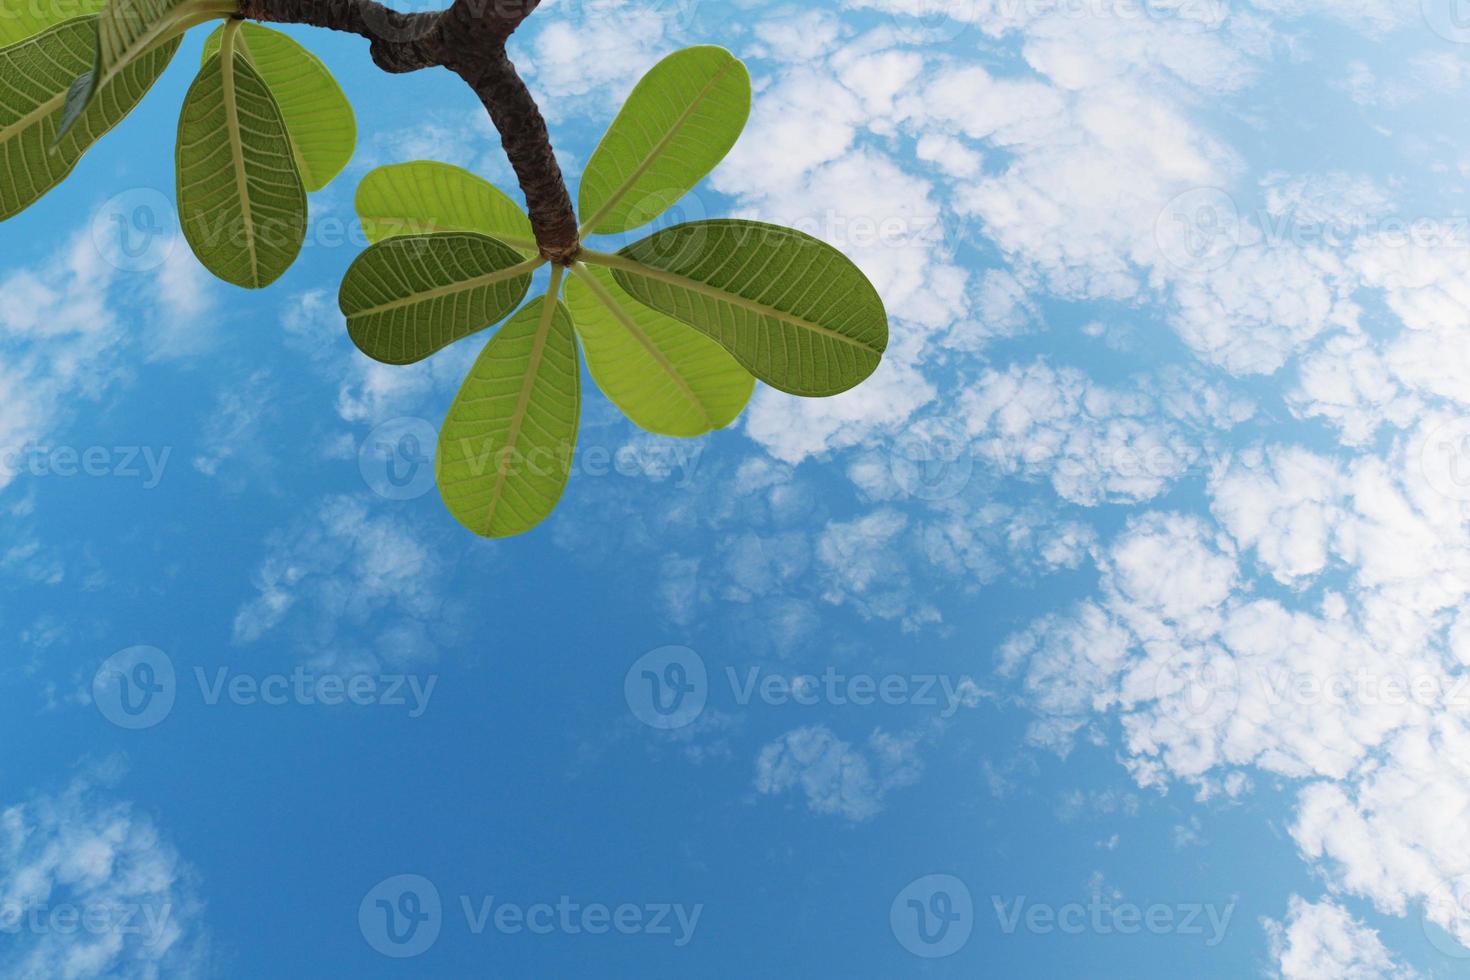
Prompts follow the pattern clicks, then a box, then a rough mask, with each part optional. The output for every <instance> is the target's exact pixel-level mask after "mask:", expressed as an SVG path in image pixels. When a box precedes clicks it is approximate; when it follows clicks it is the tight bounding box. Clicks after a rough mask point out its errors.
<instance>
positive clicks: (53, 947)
mask: <svg viewBox="0 0 1470 980" xmlns="http://www.w3.org/2000/svg"><path fill="white" fill-rule="evenodd" d="M118 775H119V771H118V765H117V764H116V763H110V764H107V765H104V766H100V767H98V766H94V767H92V768H91V769H90V771H89V772H87V773H86V774H84V775H82V776H79V777H77V778H75V779H73V780H72V782H71V783H69V784H68V785H67V786H66V788H65V789H63V790H62V791H61V792H59V793H57V794H55V795H49V794H42V795H38V796H34V797H32V798H30V799H28V800H26V801H24V802H20V803H14V804H11V805H8V806H5V807H4V808H0V924H3V926H4V929H3V931H4V932H6V933H7V934H8V935H9V937H10V938H9V939H8V940H7V942H6V946H5V949H4V951H3V952H0V968H3V970H4V972H5V975H6V976H11V977H24V978H36V980H40V978H43V977H59V978H65V980H84V978H90V977H121V978H137V980H152V978H156V977H159V976H169V977H184V978H188V977H197V976H205V975H206V971H205V966H206V956H207V953H208V935H207V933H206V932H205V931H204V929H203V926H202V924H201V922H200V916H201V913H202V911H203V908H202V904H201V902H200V900H199V898H198V896H197V894H196V891H195V883H194V877H193V872H192V871H191V870H190V869H189V867H188V865H186V864H185V863H184V862H183V861H182V860H181V859H180V857H179V855H178V852H177V851H175V849H174V848H173V846H172V845H170V844H169V843H168V842H167V841H166V840H165V839H164V838H163V836H162V835H161V834H160V833H159V830H158V828H157V827H156V826H155V824H154V823H153V821H152V820H151V819H150V818H149V817H148V816H147V815H145V814H142V813H140V812H138V811H137V809H136V808H134V807H133V806H132V805H131V804H129V803H126V802H122V801H118V800H115V799H112V798H110V796H109V792H108V785H109V784H110V783H111V782H113V781H115V779H116V778H117V776H118ZM68 921H70V922H71V923H73V924H72V925H70V926H68V925H67V923H68Z"/></svg>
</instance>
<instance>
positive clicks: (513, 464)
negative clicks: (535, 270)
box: [434, 269, 581, 538]
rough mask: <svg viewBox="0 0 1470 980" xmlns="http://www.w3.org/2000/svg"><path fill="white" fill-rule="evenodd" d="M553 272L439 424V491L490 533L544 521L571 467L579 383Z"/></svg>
mask: <svg viewBox="0 0 1470 980" xmlns="http://www.w3.org/2000/svg"><path fill="white" fill-rule="evenodd" d="M556 272H557V273H559V272H560V269H558V270H556ZM556 279H557V275H556V274H555V273H554V274H553V276H552V285H551V292H549V293H548V294H547V295H546V296H543V297H540V298H538V299H536V300H534V301H532V302H531V303H528V304H527V305H526V306H525V307H524V308H522V309H521V311H520V312H519V313H517V314H516V315H515V316H513V317H511V318H510V320H509V321H507V322H506V324H505V326H504V327H502V328H501V329H500V331H499V332H498V333H496V334H495V336H494V337H493V338H491V340H490V342H489V343H488V344H486V345H485V349H484V350H483V351H481V352H480V356H479V358H478V359H477V360H476V361H475V366H474V367H472V368H471V369H470V373H469V376H468V377H466V378H465V381H464V385H463V386H462V387H461V388H460V389H459V394H458V396H456V397H455V399H454V404H453V405H451V406H450V408H449V415H448V416H447V417H446V418H445V419H444V425H443V427H442V428H441V429H440V430H439V449H438V452H437V453H436V454H435V462H434V465H435V470H436V473H437V475H438V479H439V495H440V496H441V497H442V498H443V499H444V504H445V506H446V507H448V508H449V512H450V513H451V514H453V515H454V518H455V520H457V521H459V522H460V523H461V524H463V525H464V526H465V527H467V528H469V529H470V530H471V531H474V532H475V533H476V534H480V535H484V536H485V537H493V538H503V537H509V536H510V535H513V534H520V533H522V532H523V531H529V530H530V529H531V528H533V527H535V526H536V525H537V524H539V523H541V521H543V520H545V519H546V516H547V515H548V514H550V513H551V511H552V509H553V508H555V507H556V502H557V500H558V499H560V497H561V494H562V490H563V489H564V488H565V487H566V484H567V476H568V475H569V474H570V472H571V463H572V453H573V451H574V450H575V448H576V444H577V420H578V415H579V411H580V407H581V391H580V387H581V381H580V374H579V371H578V368H577V342H576V339H575V337H574V336H573V335H572V321H571V318H570V317H569V316H568V315H567V310H566V307H564V306H562V305H561V304H560V303H558V302H556V300H555V296H556V285H557V283H556Z"/></svg>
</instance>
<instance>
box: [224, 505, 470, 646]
mask: <svg viewBox="0 0 1470 980" xmlns="http://www.w3.org/2000/svg"><path fill="white" fill-rule="evenodd" d="M423 502H424V501H419V504H422V503H423ZM447 543H448V542H447V541H446V540H445V534H444V529H443V528H442V527H441V528H438V529H434V525H432V524H430V523H429V521H427V520H425V519H422V518H420V517H417V516H414V515H413V514H412V511H410V510H409V509H407V508H405V507H402V506H400V507H398V508H396V509H395V508H394V506H393V505H392V504H391V503H390V502H382V501H375V500H374V499H373V498H371V497H369V496H367V495H366V494H364V495H359V496H347V495H339V496H328V497H325V498H323V499H322V500H321V501H320V502H319V503H318V504H317V505H316V507H315V509H314V510H313V511H312V512H311V513H308V514H306V515H304V516H303V517H302V518H300V519H299V520H297V521H295V522H294V523H292V524H291V525H290V526H289V527H285V528H281V529H278V530H276V531H274V532H272V533H271V534H270V535H269V536H268V537H267V539H266V541H265V557H264V558H263V559H262V560H261V563H260V565H259V567H258V568H257V569H256V572H255V574H254V576H253V581H254V586H255V590H256V595H255V596H254V597H253V598H251V599H249V600H248V601H246V602H245V603H244V604H243V605H242V606H241V607H240V609H239V611H238V612H237V613H236V615H235V623H234V641H235V642H236V643H242V644H243V643H254V642H256V641H258V640H260V639H262V638H263V637H265V636H267V635H269V634H272V633H276V632H277V631H282V630H286V631H287V632H286V637H287V639H288V640H289V641H290V644H291V646H292V647H293V648H294V649H295V650H296V651H297V652H298V654H299V655H300V656H301V657H302V658H303V659H305V660H307V661H308V662H311V663H316V664H331V665H334V666H336V667H340V668H341V669H342V670H344V671H348V670H372V669H377V668H378V667H379V666H380V665H383V664H387V665H399V666H402V665H405V664H413V663H421V662H425V661H432V660H435V659H437V658H438V652H439V650H440V649H441V647H442V646H443V645H444V644H446V643H451V642H453V641H454V640H455V638H456V637H458V636H459V619H460V616H461V614H462V608H461V607H460V606H459V604H458V601H456V600H453V599H450V598H447V594H448V592H449V588H448V583H449V581H450V576H451V573H452V570H453V564H452V561H451V558H450V556H449V555H448V554H447V553H446V551H447ZM364 636H366V637H369V638H370V639H369V640H368V641H366V642H364V641H363V640H361V637H364Z"/></svg>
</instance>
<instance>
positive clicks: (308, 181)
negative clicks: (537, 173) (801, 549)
mask: <svg viewBox="0 0 1470 980" xmlns="http://www.w3.org/2000/svg"><path fill="white" fill-rule="evenodd" d="M59 2H60V4H61V6H59V7H55V8H53V11H55V13H54V14H53V21H56V20H59V21H60V22H59V23H56V22H52V23H45V22H38V21H35V20H34V18H33V19H32V22H17V21H16V20H14V19H12V20H9V21H7V22H5V23H3V24H0V31H9V34H8V35H7V34H5V33H0V44H9V46H7V47H4V48H3V49H0V82H4V83H6V84H4V85H0V91H3V92H5V93H7V94H6V95H4V96H3V97H0V153H3V158H4V161H5V164H6V168H7V170H8V172H9V173H10V174H11V175H13V178H12V179H11V180H9V181H5V182H0V218H3V217H8V216H10V215H12V214H14V213H15V212H17V211H19V210H21V209H22V208H24V207H26V206H28V205H29V204H30V203H32V202H33V201H35V200H36V199H37V198H39V197H40V196H41V195H42V194H44V193H45V192H46V191H47V190H49V189H50V188H51V187H52V186H55V184H57V183H59V182H60V181H61V180H62V179H63V178H64V177H65V176H66V174H67V173H68V172H70V170H71V169H72V167H74V166H75V164H76V161H77V160H78V159H79V158H80V156H81V155H82V153H83V152H85V150H86V149H87V148H88V147H89V146H90V145H91V144H92V143H93V142H95V141H96V140H97V139H98V138H99V137H100V136H101V135H102V134H103V133H105V132H107V130H108V129H110V128H111V127H112V126H114V125H116V123H117V122H118V121H119V120H121V119H122V118H123V116H125V115H126V114H127V113H128V111H130V110H131V108H132V106H133V105H135V104H136V103H137V102H138V100H139V99H141V98H142V96H143V95H144V93H146V91H147V89H148V87H149V86H150V85H151V84H152V83H153V81H154V80H155V79H156V78H157V77H158V76H159V74H160V73H161V72H162V71H163V69H164V68H165V67H166V66H167V64H168V61H169V60H170V58H172V56H173V54H174V52H175V50H176V49H177V47H178V44H179V38H180V36H182V34H183V33H184V31H186V30H187V29H188V28H189V27H191V26H193V25H195V24H198V23H202V22H205V21H207V20H213V19H216V18H219V17H221V16H222V15H223V14H226V13H228V12H230V11H231V10H233V8H234V4H233V2H231V0H59ZM104 3H105V5H104ZM222 7H225V8H229V9H228V10H225V9H221V8H222ZM749 111H750V77H749V74H748V73H747V72H746V70H745V66H744V65H742V64H741V63H740V62H739V61H738V60H737V59H736V58H734V57H733V56H732V55H731V54H730V53H729V52H727V51H725V50H724V49H722V48H717V47H708V46H701V47H694V48H688V49H685V50H683V51H679V52H676V53H674V54H672V55H670V56H669V57H667V58H665V59H664V60H663V61H661V62H659V64H657V65H656V66H654V68H652V69H651V70H650V71H649V72H648V74H647V75H645V76H644V78H643V79H642V80H641V81H640V82H639V83H638V85H637V87H636V88H635V89H634V90H633V92H632V94H631V95H630V96H629V98H628V101H627V103H626V104H625V105H624V106H623V108H622V109H621V111H620V112H619V113H618V115H617V117H616V118H615V119H614V121H613V123H612V125H611V127H610V128H609V129H608V131H607V133H606V134H605V135H604V137H603V139H602V141H601V142H600V143H599V145H598V147H597V150H596V152H594V154H593V155H592V157H591V159H590V160H589V161H588V164H587V167H586V169H585V171H584V173H583V175H582V181H581V186H580V188H579V194H578V211H579V213H580V214H581V215H583V216H584V218H583V219H582V222H581V226H580V229H579V236H580V237H581V238H582V240H583V242H584V244H583V245H582V246H581V249H580V252H579V254H578V255H577V257H576V259H575V261H573V262H571V263H570V264H569V265H567V266H562V265H555V264H554V265H552V267H551V270H550V283H549V286H548V288H547V291H546V292H545V293H544V294H543V295H540V296H537V297H536V298H534V299H532V300H531V301H530V302H528V303H526V304H525V305H524V306H522V305H521V303H522V300H524V299H525V297H526V294H527V292H528V291H529V290H530V288H531V283H532V278H533V276H534V274H535V273H536V272H537V270H538V269H539V267H540V266H542V265H545V264H547V262H546V260H545V259H544V258H543V257H542V256H541V254H540V252H539V250H538V248H537V245H536V241H535V237H534V233H533V231H532V228H531V224H530V220H529V219H528V218H527V216H526V215H525V214H524V213H523V212H522V210H521V208H520V207H519V206H517V204H516V203H515V202H514V201H513V200H512V199H511V198H510V197H509V196H507V195H506V194H505V193H503V192H502V191H500V190H499V189H497V188H496V187H494V186H493V185H491V184H490V183H488V182H486V181H484V180H482V179H480V178H479V177H476V176H475V175H473V174H470V173H468V172H466V171H464V170H461V169H459V168H457V167H453V166H450V165H448V164H443V163H434V162H427V161H419V162H413V163H404V164H398V165H393V166H387V167H382V168H379V169H377V170H374V171H372V172H371V173H370V174H368V175H367V177H366V178H365V179H364V180H363V181H362V183H361V185H360V186H359V188H358V191H357V196H356V205H357V211H358V215H359V217H360V219H361V221H362V225H363V229H364V231H365V233H366V235H367V237H368V239H369V241H370V242H371V243H372V244H371V245H370V247H369V248H368V249H367V250H366V251H364V252H363V253H362V254H361V255H360V256H358V258H357V259H356V261H354V262H353V263H352V265H351V267H350V268H349V269H348V270H347V273H346V275H345V277H344V278H343V281H342V288H341V293H340V298H339V299H340V306H341V309H342V312H343V314H344V315H345V316H346V319H347V328H348V332H349V334H350V335H351V338H352V340H353V342H354V343H355V344H356V345H357V346H358V348H359V349H360V350H362V351H363V352H364V353H365V354H367V355H368V356H370V357H372V358H374V359H376V360H379V361H382V362H385V363H390V364H407V363H412V362H415V361H419V360H422V359H423V358H425V357H428V356H429V355H430V354H433V353H434V352H435V351H438V350H440V349H441V348H443V347H445V346H446V345H448V344H451V343H453V342H454V341H457V340H460V339H462V338H464V337H466V336H469V335H470V334H473V333H478V332H479V331H482V330H484V329H486V328H488V327H490V326H492V325H493V324H496V323H498V322H500V321H502V320H506V318H507V317H509V319H508V320H507V321H506V323H505V325H504V326H503V327H501V328H500V329H499V330H498V331H497V332H496V333H495V335H494V336H493V337H492V338H491V339H490V341H489V342H488V343H487V344H486V345H485V348H484V350H483V351H482V352H481V354H480V355H479V358H478V359H477V360H476V361H475V363H474V366H473V367H472V368H471V370H470V373H469V376H468V377H467V378H466V379H465V381H464V383H463V386H462V387H461V389H460V391H459V394H458V396H457V397H456V398H455V400H454V403H453V405H452V406H451V408H450V410H449V413H448V417H447V418H446V419H445V421H444V424H443V427H442V429H441V432H440V438H439V446H438V452H437V456H436V468H437V472H438V479H439V489H440V494H441V496H442V498H443V500H444V502H445V504H446V505H447V507H448V508H449V510H450V512H451V513H452V514H453V515H454V516H455V518H456V519H457V520H459V521H460V522H461V523H462V524H464V525H465V526H466V527H467V528H469V529H470V530H472V531H474V532H475V533H477V534H481V535H486V536H491V537H502V536H507V535H513V534H519V533H521V532H523V531H526V530H528V529H529V528H531V527H534V526H535V525H536V524H538V523H539V522H540V521H542V520H543V519H544V518H545V517H546V516H547V515H548V514H549V513H550V512H551V510H552V509H553V508H554V507H555V505H556V502H557V500H558V499H559V498H560V496H561V493H562V491H563V489H564V487H565V485H566V481H567V477H568V474H569V473H570V470H571V458H572V453H573V451H574V449H575V445H576V439H577V426H578V419H579V414H580V400H581V391H580V386H581V382H580V379H581V367H580V358H581V356H585V357H586V359H587V366H588V370H589V373H590V374H591V376H592V378H593V379H594V380H595V381H596V383H597V385H598V387H600V388H601V389H602V390H603V392H604V393H605V394H606V395H607V396H608V398H610V399H611V400H612V401H613V402H614V403H615V404H616V405H617V406H618V407H619V408H620V409H621V410H622V411H623V412H624V413H626V414H627V415H628V417H629V418H630V419H632V421H633V422H635V423H636V424H637V425H639V426H641V427H642V428H644V429H647V430H648V431H651V432H654V433H659V434H662V435H668V436H681V437H690V436H698V435H701V434H703V433H706V432H710V431H712V430H714V429H719V428H723V427H724V426H726V425H728V424H729V423H730V422H731V421H732V420H734V419H735V418H736V417H737V416H738V415H739V414H740V412H741V411H742V410H743V409H744V407H745V405H746V403H747V402H748V401H749V399H750V395H751V392H752V389H753V387H754V383H755V381H756V380H757V379H759V380H761V381H763V382H765V383H767V384H769V385H771V386H773V387H775V388H779V389H781V390H783V391H787V392H790V393H793V394H797V395H804V396H825V395H833V394H836V393H838V392H842V391H845V390H847V389H849V388H851V387H852V386H854V385H856V384H857V383H859V382H860V381H862V380H863V379H864V378H866V377H867V376H868V375H869V374H871V373H872V372H873V371H874V369H876V367H877V365H878V362H879V359H880V357H881V356H882V353H883V351H884V349H885V347H886V345H887V339H888V326H887V317H886V314H885V312H884V309H883V304H882V302H881V301H880V299H879V298H878V295H877V292H876V291H875V290H874V289H873V287H872V285H871V284H870V283H869V282H868V281H867V279H866V278H864V276H863V275H862V273H861V272H860V271H859V270H858V269H857V267H856V266H854V265H853V264H852V263H851V262H850V261H848V260H847V259H846V258H845V257H844V256H843V255H842V254H841V253H840V252H838V251H837V250H836V249H834V248H832V247H831V246H829V245H826V244H824V243H823V242H821V241H818V240H817V239H815V238H812V237H810V236H808V235H804V234H802V233H800V232H798V231H795V230H792V229H788V228H781V227H778V226H775V225H768V224H764V223H760V222H755V221H745V220H710V221H694V222H688V223H684V224H679V225H674V226H672V227H668V228H664V229H662V230H659V231H656V232H654V233H653V234H650V235H648V236H647V237H645V238H643V239H641V240H639V241H635V242H633V243H632V244H628V245H625V246H624V247H622V248H621V249H619V250H618V251H616V252H604V251H598V250H596V249H594V248H591V247H589V246H588V245H587V244H585V242H586V241H587V240H588V239H589V238H593V237H595V236H598V235H623V234H625V233H627V232H629V231H632V230H635V229H637V228H639V227H642V226H644V225H646V224H648V223H650V222H652V221H653V220H654V219H656V218H657V217H659V216H660V215H661V214H663V213H665V212H666V211H667V210H668V209H669V207H671V206H672V205H673V204H674V203H675V202H677V201H678V200H679V199H681V198H682V197H684V195H686V194H687V193H688V192H689V191H690V190H691V189H692V188H693V187H694V186H695V185H696V184H697V183H698V182H699V181H700V180H701V179H703V178H704V176H705V175H707V174H708V173H709V172H710V171H711V170H712V169H713V168H714V167H715V166H716V165H717V164H718V163H719V162H720V160H722V159H723V158H724V156H725V154H726V153H727V152H728V151H729V149H730V148H731V146H733V145H734V143H735V141H736V139H737V138H738V137H739V135H740V132H741V130H742V129H743V128H744V125H745V121H746V118H747V116H748V115H749ZM355 139H356V126H355V122H354V119H353V115H352V110H351V107H350V106H349V105H348V103H347V101H346V99H345V98H344V97H343V95H342V92H341V90H340V88H339V87H338V86H337V84H336V82H335V81H334V80H333V79H332V77H331V75H330V74H329V73H328V72H327V70H326V68H325V67H324V66H323V65H322V64H321V62H320V61H318V60H317V59H316V58H315V57H314V56H312V55H311V54H310V52H308V51H306V50H305V49H304V48H302V47H301V46H300V45H298V44H297V43H296V42H295V41H293V40H291V39H290V38H289V37H287V36H286V35H284V34H281V33H279V32H277V31H273V30H270V29H268V28H264V27H259V26H256V25H250V24H242V23H241V22H240V21H238V20H226V22H225V24H224V25H223V26H222V27H221V28H220V29H218V30H217V31H216V32H215V33H214V34H213V35H212V36H211V37H210V38H209V40H208V42H207V43H206V45H205V51H204V58H203V63H202V66H201V68H200V71H199V74H198V76H197V77H196V79H195V80H194V83H193V85H192V86H191V87H190V89H189V92H188V95H187V96H186V98H185V101H184V107H183V111H182V112H181V114H180V120H179V132H178V149H177V165H178V166H177V171H178V174H177V187H178V202H179V216H180V222H181V225H182V227H183V230H184V235H185V238H186V240H187V241H188V242H189V244H190V246H191V247H192V248H193V250H194V254H195V255H196V256H198V258H199V260H200V261H201V262H202V263H203V264H204V265H205V267H206V268H208V269H209V270H210V271H211V272H213V273H214V274H215V275H217V276H219V277H220V278H221V279H224V280H226V281H228V282H231V283H234V284H236V285H239V286H244V287H249V288H258V287H261V286H264V285H266V284H268V283H270V282H272V281H274V280H275V279H276V278H277V277H279V276H280V275H281V273H283V272H284V271H285V270H286V269H287V268H288V267H289V266H290V265H291V263H292V262H293V261H294V260H295V258H296V255H297V253H298V252H299V250H300V248H301V245H302V243H303V241H304V239H305V234H306V224H307V208H306V192H307V191H312V190H317V189H319V188H321V187H324V186H325V185H326V184H327V183H328V182H329V181H330V180H331V179H332V178H333V177H335V176H336V175H337V174H338V173H339V172H340V171H341V170H342V168H343V167H344V166H345V165H346V164H347V162H348V160H349V159H350V157H351V155H352V152H353V146H354V143H355ZM563 287H565V289H564V291H563ZM563 293H564V294H563ZM518 307H519V309H517V308H518Z"/></svg>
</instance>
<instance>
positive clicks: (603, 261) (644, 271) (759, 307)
mask: <svg viewBox="0 0 1470 980" xmlns="http://www.w3.org/2000/svg"><path fill="white" fill-rule="evenodd" d="M578 258H580V259H582V260H583V261H584V262H590V263H592V264H593V265H601V266H606V267H607V268H609V269H622V270H624V271H625V272H632V273H634V274H636V275H644V276H647V277H648V278H650V279H655V280H657V281H659V282H666V283H668V284H670V285H672V286H678V287H679V288H681V289H687V290H689V291H690V292H695V293H699V294H700V295H701V296H708V297H709V298H711V299H714V300H718V301H719V302H721V303H729V304H730V305H731V306H738V307H740V308H741V309H744V310H749V311H750V312H751V313H754V314H756V315H758V316H768V317H771V318H773V319H776V320H780V321H782V322H784V323H789V324H791V325H792V326H794V327H798V328H800V329H802V330H810V331H811V332H812V333H815V334H818V335H820V336H823V337H829V338H831V339H832V340H836V341H839V342H841V343H844V344H849V345H851V346H853V347H856V348H858V349H859V350H864V351H867V352H868V353H870V354H876V355H878V356H880V357H881V356H882V354H883V349H882V348H879V347H874V346H872V345H871V344H869V343H865V342H864V341H861V340H858V339H857V338H855V337H849V336H847V334H845V333H841V332H839V331H836V330H833V329H832V328H831V327H824V326H822V325H821V324H820V323H813V322H812V321H810V320H807V319H805V318H803V317H799V316H797V315H796V314H794V313H787V312H786V311H784V310H778V309H776V308H775V307H774V306H767V305H766V304H764V303H757V302H756V301H755V300H750V299H746V298H745V297H744V296H740V295H738V294H736V293H731V292H727V291H725V290H723V289H720V288H718V287H716V286H711V285H710V284H708V283H704V282H700V281H699V280H698V279H691V278H689V277H688V276H683V275H680V274H679V273H677V272H670V271H668V270H667V269H660V268H657V267H656V266H651V265H645V264H644V263H642V262H639V261H637V260H635V259H630V258H628V257H627V256H624V255H615V254H612V253H610V252H596V251H593V250H591V249H583V250H582V251H581V253H580V254H579V255H578Z"/></svg>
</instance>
